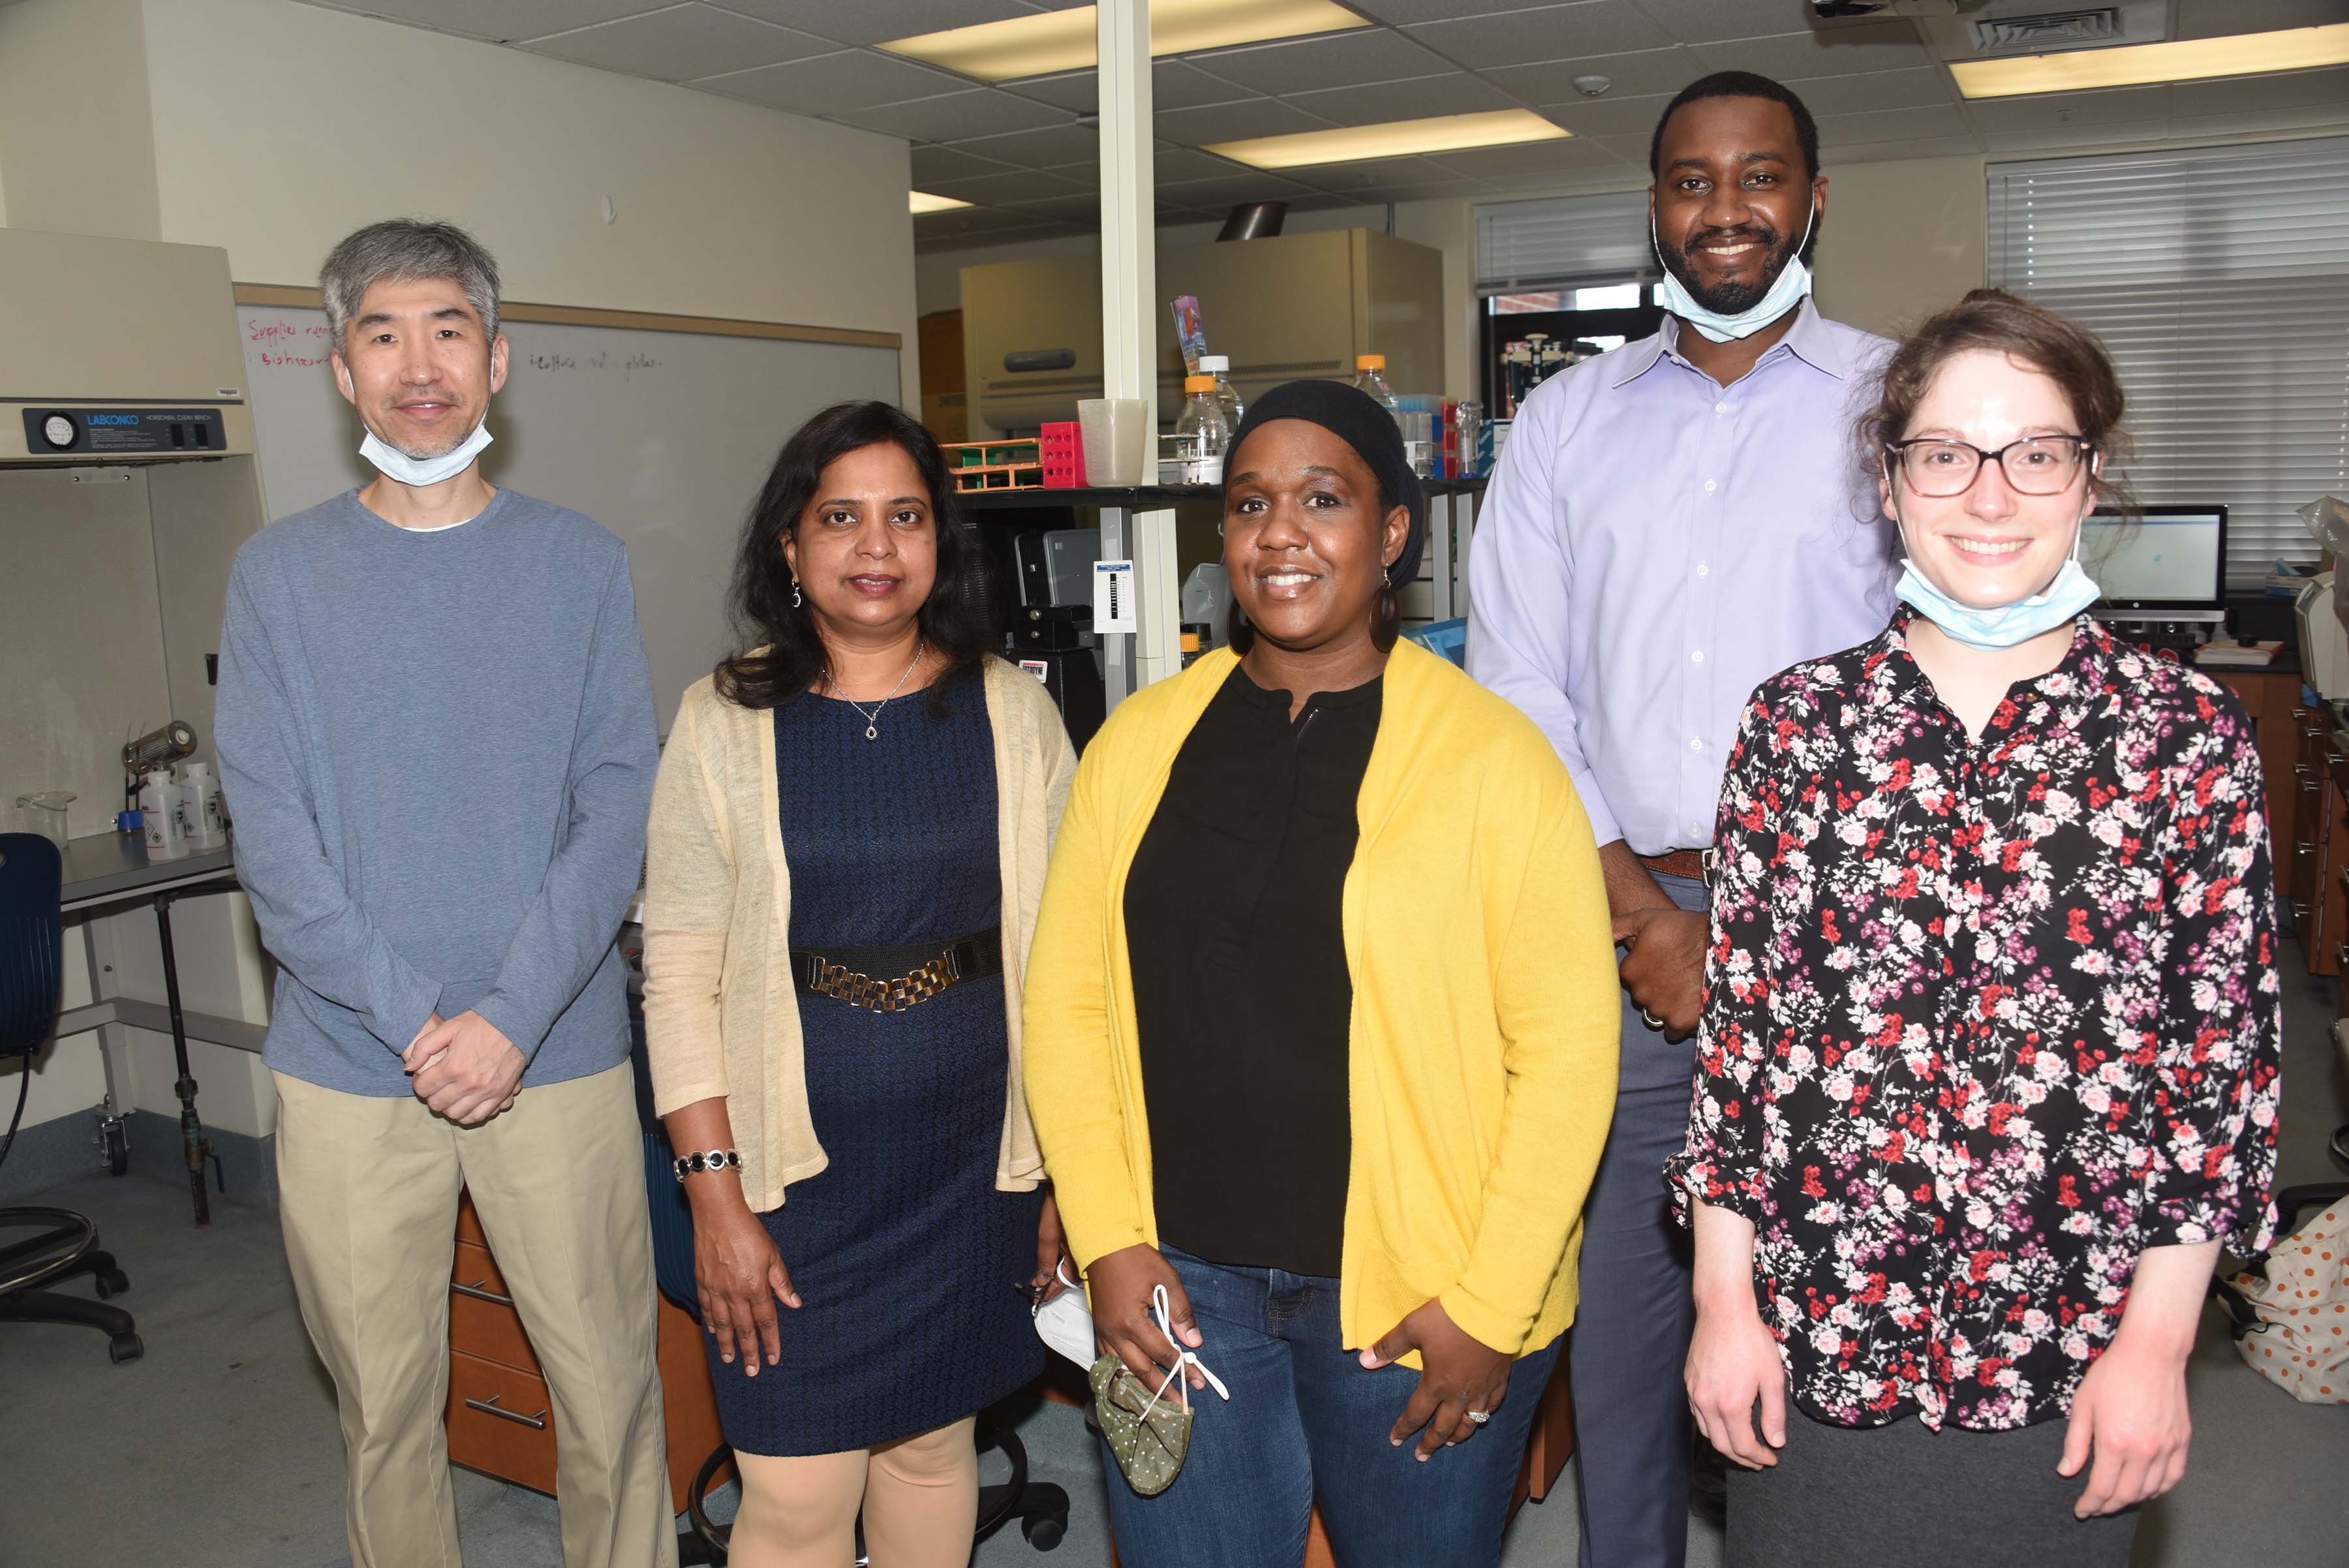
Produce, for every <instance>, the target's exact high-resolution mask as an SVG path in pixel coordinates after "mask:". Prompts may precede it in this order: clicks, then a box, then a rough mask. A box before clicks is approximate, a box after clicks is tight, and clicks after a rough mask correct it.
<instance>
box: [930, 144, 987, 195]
mask: <svg viewBox="0 0 2349 1568" xmlns="http://www.w3.org/2000/svg"><path fill="white" fill-rule="evenodd" d="M913 168H914V184H915V185H916V187H917V188H921V189H927V186H926V182H927V181H931V180H968V179H970V178H971V177H972V176H973V175H977V174H1000V173H1002V172H1003V171H1004V165H1002V164H1000V163H999V162H997V161H995V160H994V159H992V158H981V157H978V156H976V155H974V154H972V153H968V152H964V151H959V150H958V149H956V148H952V147H938V146H934V145H924V146H921V147H916V148H915V149H914V164H913Z"/></svg>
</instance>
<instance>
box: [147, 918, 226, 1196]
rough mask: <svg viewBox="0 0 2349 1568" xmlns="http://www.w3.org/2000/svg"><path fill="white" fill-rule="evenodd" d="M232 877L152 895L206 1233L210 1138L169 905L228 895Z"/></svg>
mask: <svg viewBox="0 0 2349 1568" xmlns="http://www.w3.org/2000/svg"><path fill="white" fill-rule="evenodd" d="M236 888H237V882H236V880H235V878H233V877H228V878H224V879H222V880H221V881H218V882H199V883H197V884H195V885H194V886H192V887H187V888H173V889H172V890H171V891H170V892H168V893H158V894H156V895H155V935H156V937H157V939H158V940H159V941H160V943H161V946H162V950H163V1000H164V1002H165V1004H166V1005H167V1006H169V1007H170V1009H171V1060H172V1063H173V1064H174V1065H176V1066H177V1067H178V1068H179V1073H180V1076H179V1079H178V1081H177V1082H176V1083H174V1084H173V1085H171V1089H172V1092H173V1093H174V1094H176V1095H178V1096H180V1148H181V1153H182V1154H183V1155H184V1156H185V1157H186V1158H187V1164H188V1191H189V1194H190V1196H191V1198H192V1199H194V1203H195V1214H196V1229H197V1230H199V1231H209V1230H211V1229H212V1199H211V1197H210V1195H209V1194H207V1193H206V1192H205V1191H204V1161H205V1160H207V1159H209V1158H212V1139H210V1138H208V1137H205V1136H204V1124H203V1119H202V1117H201V1116H197V1115H196V1079H195V1074H194V1072H193V1071H192V1070H191V1068H190V1067H189V1065H188V1022H187V1015H186V1014H185V1012H182V1011H181V1006H180V963H179V957H178V955H177V953H176V952H175V951H174V950H173V949H172V945H171V906H172V904H173V903H175V902H176V901H178V900H179V899H181V898H195V897H199V896H201V895H202V894H205V893H229V892H233V891H235V890H236Z"/></svg>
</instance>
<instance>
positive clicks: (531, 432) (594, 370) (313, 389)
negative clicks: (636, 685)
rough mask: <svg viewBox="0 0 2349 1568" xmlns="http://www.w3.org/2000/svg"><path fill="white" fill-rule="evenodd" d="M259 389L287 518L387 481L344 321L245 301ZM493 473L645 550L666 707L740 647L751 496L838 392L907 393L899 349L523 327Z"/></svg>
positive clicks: (495, 427) (636, 565)
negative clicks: (340, 353)
mask: <svg viewBox="0 0 2349 1568" xmlns="http://www.w3.org/2000/svg"><path fill="white" fill-rule="evenodd" d="M236 315H237V327H238V331H239V335H240V337H242V338H243V345H244V363H245V384H246V388H247V389H248V391H249V393H250V396H251V399H252V404H253V419H254V431H255V440H256V441H257V444H258V446H259V448H260V458H261V479H262V486H263V490H264V494H265V496H266V499H267V502H268V506H269V515H270V516H271V517H272V518H278V517H287V516H291V515H292V514H295V513H296V512H300V511H304V510H305V509H307V508H309V507H312V506H315V505H316V504H318V503H320V502H321V501H325V500H326V499H328V498H329V497H331V496H335V495H338V494H340V493H342V492H344V491H346V490H349V489H351V488H352V487H353V486H355V485H360V484H365V483H369V482H370V481H372V480H373V479H374V478H375V470H374V469H373V468H371V467H370V466H369V465H368V464H367V463H366V462H363V461H362V460H361V459H360V457H359V455H358V444H359V439H360V437H362V436H363V435H365V434H366V433H367V432H366V431H365V430H364V429H363V428H362V427H361V426H360V424H359V421H358V415H357V413H355V412H354V411H353V410H352V409H351V406H350V405H349V404H348V403H347V402H345V401H344V400H343V399H342V395H341V394H340V393H339V392H338V391H337V390H336V388H335V385H334V382H333V380H332V379H331V378H332V376H333V371H332V370H331V369H329V368H328V365H327V362H326V348H327V342H328V339H327V337H326V313H325V312H324V311H321V310H317V309H310V308H304V307H302V306H262V305H240V306H237V311H236ZM505 334H506V337H507V340H508V342H509V344H510V345H511V358H510V361H509V370H508V374H507V377H506V384H505V389H504V390H502V392H500V393H499V394H498V395H497V397H496V398H495V399H494V400H492V402H491V404H490V412H489V427H490V433H491V434H492V435H493V436H495V437H496V438H497V440H496V441H495V442H494V443H493V444H492V446H491V447H490V449H489V450H488V451H487V452H483V453H482V454H481V471H482V472H483V474H484V475H485V476H486V477H487V478H488V479H489V481H490V483H492V484H495V485H498V486H500V487H501V488H505V487H511V488H512V489H515V490H519V491H521V492H522V493H523V494H525V495H533V496H536V497H537V498H538V499H540V500H542V501H552V502H554V503H555V504H558V505H563V506H568V507H571V508H573V509H574V510H576V511H579V512H584V513H585V514H587V515H588V516H590V517H593V518H594V519H595V521H597V522H598V523H601V524H604V526H605V527H606V528H609V529H610V530H611V531H612V532H613V533H615V534H616V535H619V536H620V537H621V539H622V540H624V541H625V542H626V545H627V546H628V566H629V569H630V571H631V573H632V574H633V575H634V578H635V583H636V618H637V619H638V621H639V622H640V623H641V624H642V626H643V627H644V633H645V652H646V655H647V658H648V659H650V660H651V663H652V673H653V701H654V703H655V705H656V710H655V711H657V713H658V715H659V724H660V729H661V732H662V733H663V734H664V735H665V734H667V732H668V726H669V722H670V721H671V719H673V718H674V717H675V716H676V713H677V706H678V699H679V698H681V697H682V696H683V695H684V693H685V689H686V688H687V687H688V686H690V685H692V684H693V683H694V682H695V681H696V680H700V679H701V678H702V677H703V676H705V675H707V674H709V670H710V667H711V666H712V665H714V664H716V663H717V662H718V660H719V659H721V658H723V657H724V656H725V655H726V654H727V653H729V652H730V651H731V650H732V649H731V646H730V645H731V641H732V637H731V633H730V629H729V626H728V622H727V618H726V586H727V580H728V577H729V576H730V574H731V572H732V570H733V566H734V550H735V546H736V545H737V543H738V542H739V541H740V536H741V528H742V524H743V522H744V520H745V519H746V518H747V517H748V516H749V515H750V504H751V503H752V502H753V501H755V500H757V499H758V494H759V487H760V485H761V483H764V482H765V480H766V477H767V471H768V469H769V468H771V466H772V465H773V463H774V461H775V454H776V452H778V451H780V450H781V447H782V444H783V441H784V440H785V439H786V438H788V437H789V436H790V435H791V433H792V431H795V430H797V429H798V428H799V427H800V425H801V424H802V422H803V421H805V420H806V419H807V418H808V416H809V415H811V414H812V413H814V412H815V411H816V410H819V409H822V408H824V407H826V406H827V405H829V404H832V403H836V402H840V401H843V400H846V399H852V398H878V399H880V400H884V401H886V402H891V403H895V402H896V401H897V400H898V379H897V354H898V351H897V350H896V349H895V348H876V347H868V346H865V345H861V344H847V343H815V342H801V341H793V340H786V339H777V338H769V337H731V336H722V335H719V334H715V333H703V332H690V331H685V332H665V331H656V330H645V329H642V328H637V327H577V326H567V325H565V326H558V325H554V324H551V323H547V322H538V321H508V322H507V323H505Z"/></svg>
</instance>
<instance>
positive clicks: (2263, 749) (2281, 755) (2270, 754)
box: [2203, 670, 2312, 886]
mask: <svg viewBox="0 0 2349 1568" xmlns="http://www.w3.org/2000/svg"><path fill="white" fill-rule="evenodd" d="M2203 673H2204V674H2206V675H2209V676H2212V677H2214V678H2215V679H2216V680H2218V681H2219V683H2220V685H2222V686H2225V687H2226V688H2228V689H2229V690H2230V691H2233V692H2234V694H2235V696H2236V698H2237V699H2238V700H2239V701H2241V703H2242V704H2243V711H2245V712H2247V713H2249V714H2250V715H2251V732H2252V736H2253V738H2254V740H2255V741H2256V742H2257V744H2258V746H2259V751H2260V772H2261V774H2262V775H2263V776H2264V778H2265V781H2266V785H2267V817H2268V855H2269V857H2271V859H2272V860H2273V861H2274V863H2275V866H2276V877H2277V880H2278V884H2279V886H2281V885H2282V879H2283V874H2284V867H2285V866H2286V864H2287V862H2286V859H2285V857H2286V855H2287V854H2288V852H2289V851H2290V850H2291V848H2292V831H2293V829H2292V825H2293V823H2294V821H2295V820H2297V817H2298V813H2297V811H2296V809H2295V808H2296V807H2297V805H2299V800H2298V796H2297V792H2296V791H2295V789H2294V788H2293V785H2294V784H2296V783H2297V780H2298V775H2297V774H2296V773H2295V772H2294V770H2293V763H2295V762H2296V761H2297V760H2298V759H2299V757H2300V753H2301V747H2302V735H2301V732H2302V728H2303V726H2304V725H2306V724H2307V722H2309V720H2310V718H2311V717H2312V715H2311V714H2309V713H2308V711H2306V710H2304V709H2303V708H2302V706H2301V701H2300V677H2299V676H2297V675H2278V674H2275V673H2273V672H2271V671H2268V670H2205V671H2203Z"/></svg>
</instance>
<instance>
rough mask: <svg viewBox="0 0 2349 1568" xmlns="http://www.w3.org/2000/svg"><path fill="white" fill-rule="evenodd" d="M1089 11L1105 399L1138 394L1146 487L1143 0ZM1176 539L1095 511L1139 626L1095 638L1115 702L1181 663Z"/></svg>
mask: <svg viewBox="0 0 2349 1568" xmlns="http://www.w3.org/2000/svg"><path fill="white" fill-rule="evenodd" d="M1094 16H1095V28H1096V32H1095V37H1096V40H1097V42H1098V46H1099V49H1100V62H1101V63H1100V67H1099V70H1100V89H1101V121H1100V125H1099V128H1098V129H1099V130H1100V133H1101V253H1102V396H1103V397H1109V398H1139V399H1141V400H1142V401H1143V421H1142V429H1143V441H1144V448H1143V453H1144V455H1143V482H1144V483H1153V482H1154V481H1155V479H1156V478H1157V468H1158V366H1157V357H1158V333H1157V330H1156V327H1157V317H1155V316H1154V314H1153V311H1154V309H1155V306H1154V305H1153V303H1152V302H1153V301H1154V299H1156V297H1157V295H1158V255H1157V251H1156V249H1155V248H1154V247H1155V243H1156V242H1155V234H1156V229H1157V207H1158V198H1157V180H1156V176H1155V173H1154V169H1153V158H1152V151H1151V150H1152V145H1153V143H1152V140H1151V119H1150V107H1151V106H1150V0H1100V4H1099V5H1098V7H1097V9H1096V11H1095V13H1094ZM1161 533H1163V534H1164V535H1165V537H1166V541H1167V542H1166V544H1165V545H1164V548H1161V547H1159V546H1158V545H1157V543H1156V535H1160V534H1161ZM1173 535H1174V516H1173V514H1171V513H1168V514H1157V513H1147V512H1145V513H1143V514H1139V515H1138V516H1136V515H1133V514H1127V513H1124V512H1123V511H1118V512H1112V511H1110V510H1108V509H1104V510H1103V512H1102V556H1103V557H1104V558H1108V559H1121V560H1123V559H1131V560H1132V561H1133V576H1134V585H1133V586H1134V593H1135V608H1136V610H1137V611H1138V613H1139V618H1140V621H1141V626H1142V631H1141V632H1140V634H1139V635H1136V636H1131V637H1129V636H1126V635H1124V634H1118V635H1113V636H1105V637H1103V638H1102V656H1103V657H1102V668H1103V673H1104V677H1105V684H1106V686H1107V688H1108V691H1107V695H1108V698H1109V703H1110V706H1112V707H1115V706H1116V705H1117V702H1118V700H1119V699H1120V698H1122V697H1125V696H1129V695H1131V694H1132V693H1133V691H1134V690H1135V689H1136V688H1137V687H1142V686H1146V685H1148V684H1149V683H1150V682H1151V681H1153V680H1160V679H1163V678H1164V677H1165V676H1167V675H1171V674H1173V673H1174V670H1177V669H1180V668H1181V666H1182V653H1181V641H1180V629H1179V628H1176V627H1174V626H1172V625H1171V624H1169V623H1167V622H1165V621H1164V618H1163V616H1162V614H1161V611H1160V605H1161V601H1162V600H1164V599H1166V598H1168V597H1171V596H1173V595H1175V594H1177V593H1178V592H1179V591H1180V585H1177V584H1174V583H1171V582H1166V581H1161V580H1159V579H1161V578H1171V577H1172V576H1173V574H1174V547H1173V543H1172V540H1173ZM1161 556H1163V557H1164V560H1163V562H1162V560H1161V559H1160V557H1161ZM1176 618H1177V619H1179V618H1180V614H1179V609H1178V611H1177V614H1176ZM1169 637H1172V638H1174V639H1175V640H1174V649H1175V653H1174V660H1173V663H1172V665H1171V666H1169V665H1168V664H1167V661H1166V660H1165V659H1163V658H1161V657H1157V655H1158V654H1159V652H1160V651H1161V649H1160V647H1159V645H1160V644H1161V643H1163V642H1164V640H1165V639H1167V638H1169Z"/></svg>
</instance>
